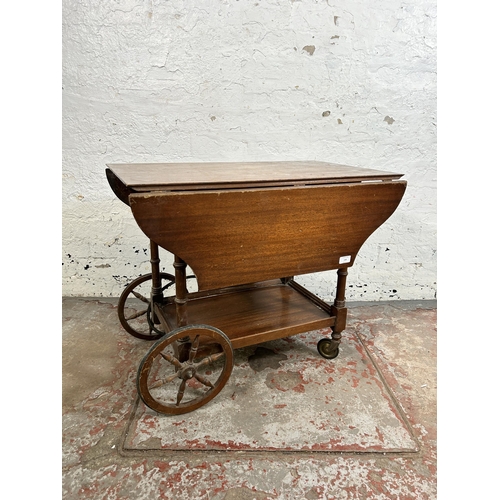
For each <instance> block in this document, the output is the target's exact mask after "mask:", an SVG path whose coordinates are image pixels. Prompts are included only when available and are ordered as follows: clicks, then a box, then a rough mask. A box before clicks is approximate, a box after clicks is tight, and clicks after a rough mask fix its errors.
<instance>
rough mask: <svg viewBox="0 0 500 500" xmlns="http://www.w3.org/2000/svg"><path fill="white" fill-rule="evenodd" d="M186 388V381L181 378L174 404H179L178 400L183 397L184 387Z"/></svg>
mask: <svg viewBox="0 0 500 500" xmlns="http://www.w3.org/2000/svg"><path fill="white" fill-rule="evenodd" d="M185 388H186V381H185V380H183V381H182V382H181V385H180V387H179V392H178V393H177V403H176V406H179V404H180V402H181V401H182V398H183V397H184V389H185Z"/></svg>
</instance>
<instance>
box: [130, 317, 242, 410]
mask: <svg viewBox="0 0 500 500" xmlns="http://www.w3.org/2000/svg"><path fill="white" fill-rule="evenodd" d="M233 364H234V356H233V347H232V345H231V341H230V340H229V338H228V337H227V336H226V335H225V334H224V333H222V332H221V331H220V330H218V329H217V328H214V327H212V326H207V325H189V326H184V327H181V328H177V329H176V330H173V331H172V332H171V333H169V334H167V335H166V336H165V337H163V338H162V339H160V340H159V341H158V342H156V344H155V345H154V346H153V347H152V348H151V349H150V351H149V352H148V353H147V354H146V356H145V357H144V359H143V360H142V362H141V364H140V366H139V370H138V372H137V391H138V392H139V396H140V397H141V399H142V401H143V402H144V404H145V405H146V406H148V407H149V408H151V409H152V410H154V411H156V412H158V413H164V414H167V415H180V414H183V413H188V412H190V411H193V410H196V409H197V408H199V407H200V406H203V405H204V404H206V403H208V402H209V401H210V400H211V399H213V398H214V397H215V396H216V395H217V394H219V392H220V391H221V390H222V388H223V387H224V385H225V384H226V382H227V380H228V379H229V376H230V375H231V372H232V369H233Z"/></svg>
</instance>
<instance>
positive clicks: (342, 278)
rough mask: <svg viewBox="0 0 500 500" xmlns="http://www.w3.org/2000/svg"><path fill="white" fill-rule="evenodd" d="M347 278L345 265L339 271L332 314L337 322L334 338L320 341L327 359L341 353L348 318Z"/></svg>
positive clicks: (321, 350)
mask: <svg viewBox="0 0 500 500" xmlns="http://www.w3.org/2000/svg"><path fill="white" fill-rule="evenodd" d="M346 280H347V267H343V268H341V269H339V270H338V271H337V292H336V294H335V300H334V302H333V306H332V315H333V316H335V324H334V325H333V326H332V338H331V340H330V339H326V338H325V339H321V340H320V341H319V342H318V352H319V353H320V354H321V355H322V356H323V357H324V358H327V359H333V358H336V357H337V356H338V355H339V345H340V342H341V340H342V332H343V331H344V329H345V325H346V318H347V308H346V307H345V285H346Z"/></svg>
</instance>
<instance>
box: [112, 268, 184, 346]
mask: <svg viewBox="0 0 500 500" xmlns="http://www.w3.org/2000/svg"><path fill="white" fill-rule="evenodd" d="M160 279H161V283H162V291H166V290H167V289H169V288H172V287H173V285H174V284H175V278H174V277H173V276H172V275H171V274H168V273H160ZM151 282H152V274H151V273H148V274H144V275H143V276H139V277H138V278H136V279H135V280H134V281H132V282H131V283H130V284H129V285H127V286H126V287H125V289H124V290H123V292H122V294H121V295H120V299H119V301H118V318H119V320H120V323H121V325H122V326H123V328H124V329H125V330H126V331H127V332H128V333H130V334H131V335H133V336H134V337H136V338H139V339H142V340H158V339H159V338H161V337H163V335H165V332H163V331H162V327H161V325H159V324H155V325H153V323H152V321H151V318H149V321H148V309H149V311H150V302H151V300H150V294H151ZM149 314H150V313H149Z"/></svg>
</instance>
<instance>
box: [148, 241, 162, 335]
mask: <svg viewBox="0 0 500 500" xmlns="http://www.w3.org/2000/svg"><path fill="white" fill-rule="evenodd" d="M149 241H150V253H151V258H150V259H149V262H151V282H152V285H151V313H152V320H153V324H155V325H158V324H159V323H160V320H159V319H158V317H157V316H156V314H155V313H154V309H155V308H154V304H161V303H162V302H163V292H162V286H161V285H162V283H161V275H160V252H159V250H158V245H157V244H156V243H155V242H154V241H153V240H149Z"/></svg>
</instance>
